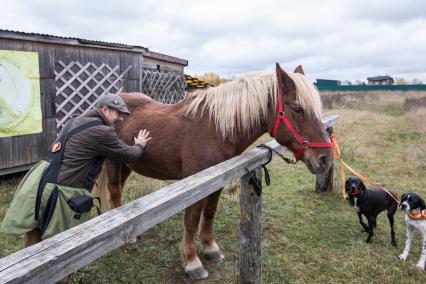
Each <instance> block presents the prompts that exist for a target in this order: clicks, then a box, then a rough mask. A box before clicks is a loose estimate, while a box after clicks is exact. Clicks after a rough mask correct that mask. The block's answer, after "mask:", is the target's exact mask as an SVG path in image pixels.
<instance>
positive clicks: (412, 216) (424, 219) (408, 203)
mask: <svg viewBox="0 0 426 284" xmlns="http://www.w3.org/2000/svg"><path fill="white" fill-rule="evenodd" d="M399 207H400V208H401V210H404V211H405V213H406V214H405V223H406V224H407V242H406V243H405V248H404V251H403V252H402V254H401V255H400V256H399V259H401V260H402V261H405V260H406V259H407V257H408V253H409V252H410V248H411V242H412V241H413V231H414V229H417V230H418V231H419V232H420V233H421V234H422V237H423V248H422V254H421V256H420V259H419V262H417V265H416V266H417V268H419V269H421V270H424V269H425V262H426V216H425V215H426V205H425V202H424V200H423V199H422V198H421V197H420V196H419V195H417V194H415V193H412V192H408V193H404V194H403V195H402V196H401V203H400V205H399Z"/></svg>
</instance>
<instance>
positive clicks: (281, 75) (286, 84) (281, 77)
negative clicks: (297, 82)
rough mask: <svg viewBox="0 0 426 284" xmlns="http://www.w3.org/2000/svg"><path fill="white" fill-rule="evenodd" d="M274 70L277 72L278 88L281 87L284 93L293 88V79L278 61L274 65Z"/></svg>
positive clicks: (286, 93)
mask: <svg viewBox="0 0 426 284" xmlns="http://www.w3.org/2000/svg"><path fill="white" fill-rule="evenodd" d="M275 72H276V74H277V82H278V88H279V89H281V91H282V92H283V94H284V95H288V94H289V93H290V92H291V91H292V90H294V89H295V87H294V83H293V80H292V79H291V78H290V76H288V74H287V72H285V71H284V70H283V69H282V68H281V66H280V65H279V64H278V63H277V65H276V71H275Z"/></svg>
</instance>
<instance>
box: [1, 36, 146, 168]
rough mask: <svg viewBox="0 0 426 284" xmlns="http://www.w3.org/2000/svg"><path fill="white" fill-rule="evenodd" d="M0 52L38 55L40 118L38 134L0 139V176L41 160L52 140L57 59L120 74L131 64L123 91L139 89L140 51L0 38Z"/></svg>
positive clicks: (54, 118) (54, 132) (124, 80)
mask: <svg viewBox="0 0 426 284" xmlns="http://www.w3.org/2000/svg"><path fill="white" fill-rule="evenodd" d="M0 49H1V50H17V51H35V52H38V54H39V67H40V95H41V96H40V97H41V98H40V103H41V110H42V116H43V132H42V133H38V134H31V135H22V136H13V137H5V138H0V175H4V174H8V173H12V172H18V171H21V170H25V169H28V168H29V167H31V165H33V164H34V163H36V162H38V161H39V160H40V159H42V158H43V157H44V155H45V153H46V152H47V151H48V149H49V147H50V145H51V144H52V142H53V140H54V139H55V138H56V132H57V130H56V117H55V115H56V108H55V96H56V83H55V64H57V61H58V60H61V61H62V62H64V63H66V64H68V63H69V62H71V61H79V62H80V63H83V64H84V63H87V62H93V63H95V64H97V65H101V64H103V63H105V64H108V65H110V66H116V65H119V66H120V71H122V70H125V69H126V68H127V67H128V66H129V65H132V67H131V68H130V70H129V71H128V72H127V73H126V74H125V76H124V77H123V81H122V82H123V91H138V92H140V91H141V90H142V85H141V84H142V83H141V72H142V53H141V52H133V51H130V50H125V49H123V50H118V49H108V48H103V47H100V48H97V47H93V46H92V47H90V46H89V47H82V46H81V45H75V46H72V45H66V44H56V43H48V42H40V41H29V40H18V39H7V38H0Z"/></svg>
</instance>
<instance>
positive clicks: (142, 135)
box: [134, 129, 151, 148]
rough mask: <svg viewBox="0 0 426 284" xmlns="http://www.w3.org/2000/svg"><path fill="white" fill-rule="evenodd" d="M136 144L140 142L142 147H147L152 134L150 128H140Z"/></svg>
mask: <svg viewBox="0 0 426 284" xmlns="http://www.w3.org/2000/svg"><path fill="white" fill-rule="evenodd" d="M134 139H135V144H139V145H141V146H142V148H145V146H146V143H147V142H148V141H149V140H151V136H150V133H149V131H148V130H146V129H144V130H140V131H139V134H138V137H135V138H134Z"/></svg>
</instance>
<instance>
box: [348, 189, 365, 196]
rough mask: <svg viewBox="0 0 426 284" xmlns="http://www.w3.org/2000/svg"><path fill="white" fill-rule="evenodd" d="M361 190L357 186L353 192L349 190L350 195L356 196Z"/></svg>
mask: <svg viewBox="0 0 426 284" xmlns="http://www.w3.org/2000/svg"><path fill="white" fill-rule="evenodd" d="M361 192H362V190H361V189H360V188H358V189H357V190H356V191H355V192H353V193H352V192H349V195H350V196H357V195H358V194H360V193H361Z"/></svg>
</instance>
